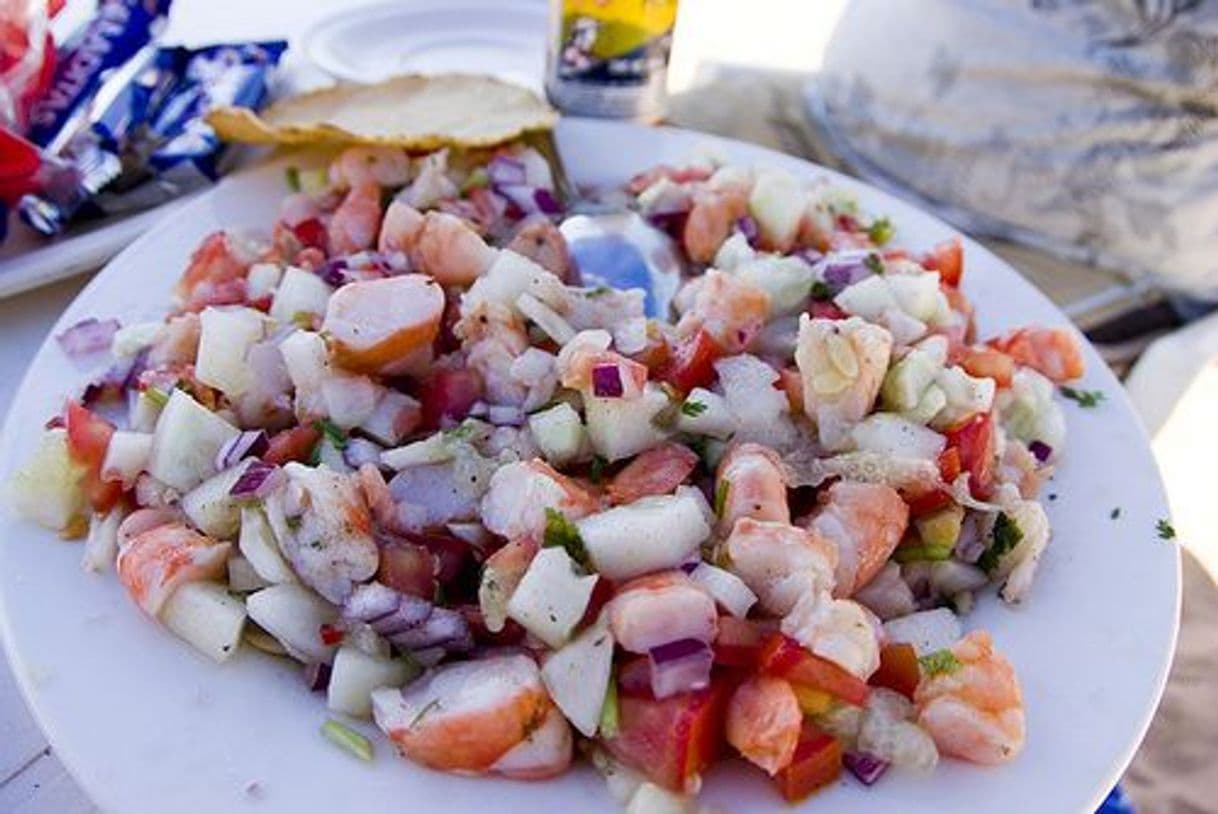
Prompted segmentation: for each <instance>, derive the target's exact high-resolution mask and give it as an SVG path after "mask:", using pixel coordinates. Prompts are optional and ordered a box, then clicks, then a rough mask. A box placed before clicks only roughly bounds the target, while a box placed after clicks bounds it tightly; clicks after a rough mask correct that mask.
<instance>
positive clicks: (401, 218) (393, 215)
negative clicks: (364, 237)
mask: <svg viewBox="0 0 1218 814" xmlns="http://www.w3.org/2000/svg"><path fill="white" fill-rule="evenodd" d="M422 231H423V213H422V212H420V211H419V210H417V209H415V208H414V207H413V206H411V205H410V204H408V203H406V202H405V201H400V200H397V199H396V198H395V199H394V200H392V201H390V203H389V208H388V209H386V210H385V219H384V220H383V221H381V233H380V235H379V237H378V238H377V241H376V248H377V251H381V252H409V251H410V249H411V247H413V246H414V245H415V243H417V242H418V240H419V234H420V233H421V232H422Z"/></svg>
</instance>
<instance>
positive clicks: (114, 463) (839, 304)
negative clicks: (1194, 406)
mask: <svg viewBox="0 0 1218 814" xmlns="http://www.w3.org/2000/svg"><path fill="white" fill-rule="evenodd" d="M287 184H288V186H290V187H291V190H290V191H289V194H287V195H286V197H285V198H284V199H283V201H282V204H281V205H280V208H279V212H278V216H277V219H276V221H275V224H274V228H273V231H272V233H271V234H270V235H269V236H264V237H263V240H262V241H261V242H260V241H259V240H257V239H254V238H251V237H250V236H248V235H246V234H244V233H241V232H237V231H233V232H220V233H216V234H212V235H210V236H209V237H207V238H206V239H205V240H204V241H203V243H202V244H201V245H200V246H199V247H198V248H197V250H195V252H194V254H193V256H192V257H191V259H190V262H189V265H188V266H187V267H186V269H185V270H184V273H183V274H182V276H181V279H180V280H179V281H178V283H177V286H176V288H175V289H174V302H173V308H172V310H171V312H170V313H169V314H168V316H167V317H166V318H165V319H164V321H162V322H157V323H149V324H132V325H119V324H118V322H117V321H114V320H101V319H93V320H87V321H86V322H83V323H80V324H78V325H77V326H75V327H73V328H72V329H70V330H69V331H67V332H66V333H65V334H63V335H61V336H60V337H59V339H60V342H61V343H62V344H63V346H64V347H65V349H67V350H68V351H69V352H72V353H80V352H89V351H95V350H98V349H103V350H104V349H107V348H108V349H109V350H110V351H111V352H112V353H113V354H114V356H115V357H117V361H116V362H115V363H114V365H113V367H111V369H110V370H109V372H108V373H107V374H106V375H105V376H103V377H101V378H100V379H98V380H96V381H94V382H92V383H91V384H89V386H88V387H87V388H86V389H85V390H84V392H83V393H82V395H81V396H80V397H79V398H76V399H73V400H70V401H68V402H67V403H66V406H65V408H64V410H63V412H62V413H61V414H59V415H56V416H53V417H51V418H50V421H49V422H48V424H47V428H46V430H45V433H44V435H43V436H42V439H41V444H40V446H39V448H38V450H37V453H36V455H35V456H34V457H33V458H32V460H30V461H29V462H28V464H27V465H26V466H25V468H24V469H22V470H21V471H20V472H19V473H18V474H17V475H16V476H15V478H14V481H13V484H12V485H13V489H12V492H13V497H14V500H15V501H16V504H17V505H18V507H19V508H21V509H22V510H23V511H24V512H25V513H26V514H28V515H29V516H30V517H32V518H34V519H36V520H37V521H39V522H41V523H42V524H44V525H46V526H48V527H51V528H53V529H57V530H58V531H59V532H60V533H61V535H62V536H64V537H69V538H78V537H83V538H85V543H84V566H85V568H86V569H87V570H90V571H108V570H113V571H114V573H115V574H116V576H117V580H118V582H119V583H120V584H121V585H122V587H123V588H124V589H125V590H126V591H127V593H128V594H129V595H130V598H131V600H132V601H133V602H134V603H135V605H137V606H138V607H139V609H140V610H141V611H142V612H143V613H144V614H145V615H146V616H147V617H148V619H149V620H150V621H152V622H154V623H157V624H160V625H163V626H165V627H166V628H168V629H169V630H170V631H172V632H173V633H175V634H177V635H178V636H180V637H181V638H182V639H184V640H185V641H187V642H189V643H190V644H191V645H193V646H194V647H195V648H197V649H198V650H199V651H201V652H202V653H204V654H206V655H208V656H210V657H211V658H212V659H215V660H216V661H219V662H223V661H225V660H226V659H228V658H230V657H231V656H232V655H233V654H234V653H235V652H236V651H237V650H238V648H239V647H241V646H243V645H245V644H248V645H250V646H252V647H255V648H257V649H260V650H263V651H267V652H269V653H273V654H276V655H278V656H281V657H285V658H290V659H295V660H296V661H298V662H300V663H301V664H302V672H303V674H304V677H305V681H306V682H307V684H308V686H309V687H310V688H311V689H312V690H315V691H317V692H318V693H321V694H324V697H325V704H326V705H327V706H328V708H329V710H330V711H332V713H333V714H334V715H336V716H344V717H345V718H348V719H356V720H357V721H358V720H359V719H369V720H371V721H374V722H375V725H376V727H378V728H379V730H380V731H381V732H383V733H384V735H385V736H387V737H388V738H389V740H391V741H392V742H393V744H394V745H395V746H396V748H397V749H398V750H399V751H400V752H401V754H402V755H403V756H405V758H407V759H408V760H410V761H413V762H414V763H417V764H420V765H422V766H426V767H429V768H431V769H436V770H441V771H449V772H456V773H461V774H467V775H471V774H472V775H481V774H494V775H501V776H505V777H509V778H516V779H521V780H542V779H545V778H550V777H553V776H556V775H559V774H561V773H563V772H565V771H567V770H568V768H569V767H570V766H571V765H572V762H573V760H575V759H576V757H577V756H580V755H583V756H586V757H587V758H588V759H589V760H590V761H591V762H592V763H593V764H594V765H595V766H596V767H597V768H598V769H599V770H601V771H602V772H603V773H604V774H605V775H606V777H607V778H608V779H609V781H610V783H609V785H610V790H611V791H612V793H613V794H614V795H615V796H616V797H617V798H618V799H619V800H620V801H621V802H622V803H623V804H624V805H626V806H627V809H628V810H629V811H632V812H657V811H664V812H667V811H684V810H693V807H694V806H695V805H696V803H694V802H693V798H694V795H696V793H697V792H698V789H699V786H700V783H701V778H702V777H703V775H704V774H706V773H707V772H710V771H713V765H714V763H715V762H716V761H717V760H720V759H727V758H729V757H732V756H739V757H742V758H743V759H744V760H746V761H748V762H749V763H751V764H753V765H754V766H755V767H756V770H757V771H758V772H763V773H765V775H768V776H769V777H771V778H772V779H773V783H774V786H775V788H776V791H777V793H778V794H780V795H781V796H782V797H783V798H785V799H787V800H790V801H795V800H800V799H802V798H804V797H806V796H807V795H809V794H811V793H812V792H813V791H815V790H816V789H818V788H821V787H823V786H825V785H826V784H829V783H831V782H834V781H835V780H836V779H837V778H838V777H839V776H840V775H842V773H843V770H846V771H848V772H849V773H851V774H853V775H854V776H855V777H857V778H858V780H860V781H861V782H862V783H863V784H867V785H871V784H872V783H875V782H876V781H877V780H879V779H880V778H881V776H882V775H883V774H884V773H885V772H886V771H888V770H891V771H893V772H905V771H914V772H925V771H930V770H931V769H933V768H934V767H935V765H936V763H937V762H938V761H939V760H940V759H941V758H943V757H946V758H954V759H960V760H965V761H971V762H973V763H978V764H1001V763H1004V762H1007V761H1010V760H1013V759H1014V758H1015V757H1016V756H1017V755H1019V753H1020V751H1021V749H1022V748H1023V746H1024V742H1025V731H1024V709H1023V699H1022V696H1021V692H1020V686H1019V683H1018V681H1017V679H1016V676H1015V672H1014V670H1013V668H1012V666H1011V664H1010V663H1009V662H1008V660H1007V659H1006V658H1004V657H1003V655H1002V654H1001V652H1000V647H999V646H998V645H997V644H996V643H995V642H994V641H993V640H992V638H991V636H990V635H989V633H987V632H986V631H984V630H971V631H970V632H968V633H967V634H966V633H964V631H963V629H962V623H961V620H962V619H967V616H968V614H969V611H970V609H971V608H972V606H973V603H974V597H975V596H976V595H977V594H978V593H979V592H984V591H985V590H986V589H987V587H988V586H994V587H995V588H996V591H997V594H998V596H999V598H1000V600H1001V601H1004V602H1008V603H1016V602H1020V601H1022V600H1024V599H1025V598H1027V597H1028V595H1029V592H1030V591H1031V589H1032V582H1033V578H1034V576H1035V573H1036V569H1037V563H1038V560H1039V559H1040V558H1041V556H1042V555H1043V553H1044V552H1045V549H1046V546H1047V545H1048V543H1049V538H1050V529H1049V523H1048V519H1047V517H1046V514H1045V511H1044V509H1043V508H1042V506H1041V504H1040V503H1039V502H1038V501H1037V493H1038V491H1039V489H1040V487H1041V485H1042V483H1043V482H1044V481H1045V479H1046V478H1047V477H1048V475H1049V474H1050V473H1051V471H1052V469H1053V465H1054V462H1055V460H1056V459H1057V457H1058V456H1059V455H1060V454H1061V453H1062V447H1063V441H1064V438H1065V420H1064V416H1063V412H1062V409H1061V407H1060V405H1059V404H1058V403H1057V402H1056V401H1055V393H1056V385H1058V384H1060V383H1063V382H1067V381H1069V380H1072V379H1074V378H1077V377H1079V376H1080V375H1081V374H1082V372H1083V365H1082V354H1081V351H1080V348H1079V347H1078V345H1077V343H1076V339H1075V338H1074V335H1073V334H1072V333H1070V332H1068V331H1066V330H1062V329H1047V328H1037V327H1029V328H1024V329H1020V330H1016V331H1013V332H1010V333H1007V334H1005V335H1002V336H996V337H992V338H985V339H983V338H980V337H981V336H984V335H983V334H979V333H978V330H977V327H976V326H975V324H974V320H973V312H972V308H971V306H970V304H969V301H968V299H967V298H966V297H965V295H964V293H963V291H962V289H961V287H960V284H961V279H962V274H963V269H964V258H963V256H962V248H961V244H960V242H959V241H950V242H947V243H944V244H942V245H939V246H935V247H932V248H930V249H929V250H927V251H924V252H923V251H916V250H913V249H904V248H892V247H891V245H890V241H891V240H892V238H893V236H894V231H895V228H896V227H895V226H894V224H892V223H890V222H889V221H888V220H887V219H885V218H875V217H871V216H869V215H867V214H864V213H862V212H860V211H858V207H857V205H856V204H855V203H854V202H853V201H852V200H851V198H850V197H849V196H848V195H846V194H845V193H844V192H842V191H841V190H839V189H836V188H834V187H833V186H831V185H829V184H827V183H823V182H816V183H810V182H808V181H806V180H803V179H801V178H798V177H796V176H794V175H791V174H788V173H784V172H778V171H775V170H770V169H764V168H749V167H744V166H734V165H731V164H720V163H718V162H716V161H713V160H710V159H696V160H691V161H690V162H689V163H688V164H687V165H685V166H680V167H670V166H661V167H658V168H655V169H652V170H650V171H648V172H645V173H643V174H641V175H639V176H637V177H635V178H634V179H632V180H631V181H630V182H629V183H628V184H627V185H626V186H625V188H624V190H621V191H619V193H620V194H621V195H622V200H624V201H625V202H626V205H628V206H629V207H630V208H632V209H633V210H635V211H637V212H638V213H639V214H640V215H641V216H643V217H644V218H646V219H647V220H648V221H649V222H651V223H652V224H655V225H656V227H657V228H658V229H661V230H663V231H664V232H666V233H667V234H668V235H670V236H671V238H672V241H673V242H674V244H675V245H676V246H677V247H678V249H679V251H680V253H681V254H682V256H683V257H684V258H685V260H686V261H687V263H688V269H687V273H685V274H684V276H683V279H682V280H681V284H680V287H679V290H678V291H677V293H676V295H675V297H674V298H673V301H672V303H671V309H667V310H668V311H669V313H660V314H659V315H658V316H657V315H653V316H649V315H648V314H649V311H648V308H647V302H648V297H649V293H648V291H646V290H644V289H641V288H633V289H626V290H619V289H615V288H611V287H607V286H600V285H596V286H593V285H583V284H582V281H583V280H584V276H585V275H588V274H589V273H590V272H591V271H592V270H590V269H586V268H585V269H580V268H579V267H578V264H577V263H575V262H573V260H572V255H571V253H570V252H569V251H568V245H567V242H566V240H565V238H564V234H563V232H562V231H561V230H560V228H559V226H558V224H559V222H560V220H561V218H562V215H563V212H562V205H561V202H560V198H561V196H560V195H559V194H558V192H557V191H556V189H555V183H554V180H553V174H552V170H551V168H550V166H549V165H548V163H547V161H546V160H545V158H544V157H543V156H542V154H541V153H539V152H538V151H536V150H535V149H533V148H532V147H529V146H526V145H525V144H524V143H514V144H510V145H508V146H504V147H499V148H495V149H484V150H476V151H452V152H450V151H439V152H433V153H429V154H425V155H410V154H408V153H407V152H405V151H403V150H401V149H398V148H388V147H352V148H348V149H346V150H345V151H343V152H341V153H340V154H338V155H337V157H336V158H334V160H333V162H332V163H331V164H330V165H329V166H328V167H326V168H320V169H311V168H298V169H292V170H290V171H289V173H288V178H287ZM356 727H358V724H357V725H356ZM323 732H324V734H326V736H328V737H330V738H331V739H332V740H334V741H335V742H336V743H338V744H340V745H342V746H344V747H346V748H347V749H348V750H350V751H352V752H354V753H355V754H357V755H360V756H362V757H365V758H368V757H371V756H372V754H373V749H374V746H373V743H372V741H370V740H369V739H368V738H366V737H365V735H364V734H362V733H361V732H360V731H359V730H358V728H355V727H353V726H350V725H348V723H344V722H343V720H341V719H339V718H335V719H332V720H329V721H327V722H326V724H325V726H324V727H323ZM365 732H367V729H365Z"/></svg>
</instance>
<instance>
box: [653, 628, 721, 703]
mask: <svg viewBox="0 0 1218 814" xmlns="http://www.w3.org/2000/svg"><path fill="white" fill-rule="evenodd" d="M648 660H649V662H650V666H651V692H652V694H653V695H654V696H655V697H656V698H657V699H662V698H668V697H669V696H671V695H676V694H677V693H682V692H689V691H691V690H700V689H703V688H705V687H709V686H710V673H711V664H712V662H713V661H714V654H713V653H712V652H711V649H710V647H709V646H708V645H707V644H706V642H704V641H701V640H699V639H679V640H677V641H675V642H669V643H668V644H662V645H660V646H659V647H655V648H652V650H651V652H650V653H649V654H648Z"/></svg>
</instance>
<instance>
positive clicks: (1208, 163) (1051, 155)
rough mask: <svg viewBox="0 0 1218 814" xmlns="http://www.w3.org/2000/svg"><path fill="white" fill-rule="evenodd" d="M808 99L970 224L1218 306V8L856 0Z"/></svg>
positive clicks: (1158, 1) (852, 148)
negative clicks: (1147, 277) (1214, 301)
mask: <svg viewBox="0 0 1218 814" xmlns="http://www.w3.org/2000/svg"><path fill="white" fill-rule="evenodd" d="M810 95H811V100H812V109H813V112H814V114H815V115H816V117H817V118H818V119H819V121H820V123H821V125H822V127H823V128H824V130H825V131H826V132H827V133H828V135H829V137H830V140H831V141H832V143H833V146H834V148H835V149H837V150H838V151H840V153H841V154H842V156H843V157H844V158H845V159H846V160H847V161H848V162H849V163H851V164H853V165H854V169H855V170H856V171H858V172H859V173H860V174H862V175H863V176H865V177H868V178H869V179H870V180H872V181H876V182H879V183H881V184H883V185H886V186H889V187H895V188H898V189H901V190H904V191H906V192H912V193H914V194H915V195H917V196H919V197H921V198H923V199H924V200H925V201H927V202H929V203H930V204H931V205H932V206H937V207H938V208H939V209H940V211H941V212H942V213H943V214H944V215H945V216H946V217H948V218H949V219H950V220H954V221H955V222H956V223H957V224H958V225H960V226H962V227H963V228H966V229H968V230H970V231H974V232H978V233H986V234H990V235H994V236H999V237H1005V238H1009V239H1013V240H1016V241H1020V242H1025V243H1030V244H1033V245H1037V246H1040V247H1042V248H1045V249H1048V250H1050V251H1053V252H1056V253H1059V254H1061V255H1064V256H1068V257H1070V258H1072V259H1076V260H1080V259H1081V260H1085V261H1088V262H1092V263H1095V264H1098V265H1101V266H1105V267H1107V268H1110V269H1112V270H1114V271H1117V272H1119V273H1121V274H1124V275H1127V276H1129V277H1131V278H1137V277H1142V276H1145V275H1151V276H1153V277H1154V278H1155V279H1156V280H1157V281H1158V282H1160V283H1161V284H1163V285H1164V286H1165V287H1167V288H1169V289H1171V290H1173V291H1176V292H1179V293H1184V294H1189V295H1192V296H1195V297H1201V298H1205V299H1218V0H1023V1H1022V2H1019V1H1017V0H969V2H967V3H962V2H958V0H918V2H893V1H892V0H853V2H851V3H849V4H848V5H847V7H846V10H845V13H844V14H843V16H842V18H841V21H840V23H839V26H838V28H837V30H836V31H835V32H834V36H833V38H832V39H831V42H830V46H829V50H828V52H827V53H826V57H825V63H824V67H823V71H822V73H821V74H820V75H819V76H818V77H817V79H816V80H815V81H814V83H813V85H812V88H811V91H810Z"/></svg>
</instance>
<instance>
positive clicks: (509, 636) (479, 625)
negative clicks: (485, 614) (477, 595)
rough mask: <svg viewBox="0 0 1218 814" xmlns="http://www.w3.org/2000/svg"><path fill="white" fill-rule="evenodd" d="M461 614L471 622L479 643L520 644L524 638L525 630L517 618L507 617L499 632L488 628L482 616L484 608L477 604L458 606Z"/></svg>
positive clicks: (475, 639)
mask: <svg viewBox="0 0 1218 814" xmlns="http://www.w3.org/2000/svg"><path fill="white" fill-rule="evenodd" d="M458 610H459V611H461V615H462V616H464V617H465V621H466V623H468V624H469V629H470V633H472V634H473V636H474V641H475V642H477V643H478V644H489V645H493V646H496V647H505V646H508V645H513V644H519V643H520V642H521V641H522V640H523V639H524V634H525V630H524V628H522V627H521V626H520V624H519V623H518V622H517V621H516V620H515V619H505V620H504V622H503V629H502V630H500V631H499V632H498V633H492V632H491V631H489V630H487V627H486V620H485V619H483V618H482V609H481V608H479V607H478V606H477V605H462V606H461V607H460V608H458Z"/></svg>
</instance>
